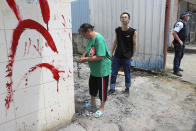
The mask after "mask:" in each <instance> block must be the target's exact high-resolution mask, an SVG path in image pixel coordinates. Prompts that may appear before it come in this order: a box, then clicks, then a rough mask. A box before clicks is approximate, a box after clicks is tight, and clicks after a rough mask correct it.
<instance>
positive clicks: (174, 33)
mask: <svg viewBox="0 0 196 131" xmlns="http://www.w3.org/2000/svg"><path fill="white" fill-rule="evenodd" d="M173 36H174V38H175V39H176V40H177V41H178V42H179V43H180V42H181V39H180V38H179V37H178V34H177V33H176V32H175V31H174V32H173Z"/></svg>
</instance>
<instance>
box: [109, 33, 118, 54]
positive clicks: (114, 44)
mask: <svg viewBox="0 0 196 131" xmlns="http://www.w3.org/2000/svg"><path fill="white" fill-rule="evenodd" d="M116 45H117V35H116V32H115V38H114V43H113V45H112V50H111V53H110V56H111V57H112V56H113V53H114V50H115V49H116Z"/></svg>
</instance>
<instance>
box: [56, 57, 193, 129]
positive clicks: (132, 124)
mask: <svg viewBox="0 0 196 131" xmlns="http://www.w3.org/2000/svg"><path fill="white" fill-rule="evenodd" d="M171 57H172V55H171ZM187 57H189V56H185V59H184V60H188V59H189V58H187ZM191 63H193V62H191ZM191 63H190V62H189V63H187V64H191ZM195 63H196V62H195ZM195 63H194V64H195ZM79 67H80V68H81V69H79V71H78V68H77V64H76V62H75V59H74V70H75V71H74V76H75V80H74V81H75V82H74V83H75V112H76V114H75V116H74V117H73V120H72V122H71V123H70V124H69V125H66V126H65V127H62V128H60V129H58V131H196V88H193V86H194V85H193V84H190V83H187V82H183V81H181V80H179V79H178V78H176V79H173V78H171V77H164V76H156V75H152V74H148V73H145V72H140V71H134V72H132V88H131V89H130V94H129V96H127V95H125V94H123V93H122V91H123V90H124V88H125V87H124V76H123V75H118V78H117V85H116V89H117V92H116V93H115V94H114V95H111V96H108V99H107V102H106V105H105V111H104V115H103V116H102V117H101V118H95V117H94V112H95V111H96V110H97V108H99V103H100V102H99V99H98V98H97V108H90V109H87V108H85V103H87V102H88V101H89V99H90V96H89V93H88V78H89V68H88V65H87V64H80V65H79ZM183 67H184V69H185V71H184V72H183V73H184V76H186V73H187V77H188V73H189V72H188V69H186V63H183ZM195 67H196V66H195ZM187 68H188V67H187ZM189 68H190V67H189ZM78 73H79V74H78ZM78 76H80V77H78Z"/></svg>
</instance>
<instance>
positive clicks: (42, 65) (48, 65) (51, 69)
mask: <svg viewBox="0 0 196 131" xmlns="http://www.w3.org/2000/svg"><path fill="white" fill-rule="evenodd" d="M37 68H47V69H49V70H50V71H51V72H52V74H53V78H54V79H55V80H56V81H57V92H58V83H59V78H60V75H59V73H60V72H63V73H64V72H65V71H59V70H57V69H56V68H55V67H54V66H53V65H50V64H48V63H41V64H38V65H36V66H34V67H32V68H31V69H30V70H29V73H31V72H33V71H35V70H36V69H37ZM27 81H28V80H27Z"/></svg>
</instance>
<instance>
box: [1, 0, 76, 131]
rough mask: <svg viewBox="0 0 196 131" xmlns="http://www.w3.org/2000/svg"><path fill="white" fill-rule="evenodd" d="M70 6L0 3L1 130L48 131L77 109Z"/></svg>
mask: <svg viewBox="0 0 196 131" xmlns="http://www.w3.org/2000/svg"><path fill="white" fill-rule="evenodd" d="M71 29H72V25H71V4H70V0H1V1H0V53H1V54H0V130H1V131H18V130H22V131H24V130H32V131H37V130H40V131H44V130H51V129H55V128H58V127H59V126H61V125H64V124H66V123H68V122H70V120H71V118H72V116H73V114H74V113H75V109H74V85H73V51H72V35H71V34H72V32H71Z"/></svg>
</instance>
